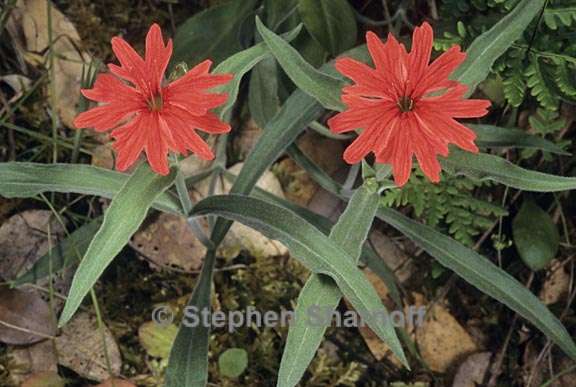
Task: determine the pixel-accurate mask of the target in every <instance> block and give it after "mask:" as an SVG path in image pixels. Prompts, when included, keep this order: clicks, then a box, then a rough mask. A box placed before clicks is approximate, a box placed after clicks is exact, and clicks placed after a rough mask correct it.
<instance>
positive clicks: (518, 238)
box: [512, 199, 560, 271]
mask: <svg viewBox="0 0 576 387" xmlns="http://www.w3.org/2000/svg"><path fill="white" fill-rule="evenodd" d="M512 235H513V237H514V245H515V246H516V250H518V254H520V258H522V260H523V261H524V263H525V264H526V265H527V266H528V267H529V268H530V269H531V270H532V271H538V270H542V269H544V268H545V267H546V266H547V265H548V263H550V261H551V260H552V259H553V258H554V257H555V256H556V253H557V252H558V247H559V245H560V235H559V233H558V228H557V227H556V224H554V221H553V220H552V218H550V215H548V213H547V212H546V211H544V210H543V209H541V208H540V207H538V205H537V204H536V203H534V201H533V200H530V199H528V200H526V201H524V203H523V204H522V208H521V209H520V212H518V215H516V217H515V218H514V222H513V223H512Z"/></svg>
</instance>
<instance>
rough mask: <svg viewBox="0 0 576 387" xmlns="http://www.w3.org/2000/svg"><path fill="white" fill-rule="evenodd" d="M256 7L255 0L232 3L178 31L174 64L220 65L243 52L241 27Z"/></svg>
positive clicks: (191, 20) (212, 9) (201, 14)
mask: <svg viewBox="0 0 576 387" xmlns="http://www.w3.org/2000/svg"><path fill="white" fill-rule="evenodd" d="M255 5H256V0H231V1H228V2H225V3H223V4H218V5H215V6H213V7H210V8H208V9H206V10H204V11H202V12H199V13H197V14H195V15H194V16H192V17H191V18H189V19H188V20H187V21H185V22H184V23H183V24H182V25H180V26H179V27H178V30H177V31H176V36H174V56H173V57H172V61H171V63H172V64H176V63H178V62H181V61H185V62H189V64H190V65H194V64H197V63H200V62H202V61H203V60H204V59H207V58H209V59H212V60H214V61H216V62H217V63H218V62H220V61H222V60H224V59H225V58H226V57H229V56H230V55H232V54H234V53H236V52H238V51H240V50H242V48H243V47H242V42H241V38H240V37H241V36H242V34H241V33H240V32H241V31H242V25H243V24H244V22H245V21H246V20H247V19H248V18H249V17H250V15H251V14H252V13H253V12H254V6H255Z"/></svg>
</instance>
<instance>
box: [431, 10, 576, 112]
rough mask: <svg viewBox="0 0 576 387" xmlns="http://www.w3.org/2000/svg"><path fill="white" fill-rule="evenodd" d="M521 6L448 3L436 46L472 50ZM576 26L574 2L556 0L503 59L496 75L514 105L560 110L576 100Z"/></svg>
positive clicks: (496, 64)
mask: <svg viewBox="0 0 576 387" xmlns="http://www.w3.org/2000/svg"><path fill="white" fill-rule="evenodd" d="M517 3H518V0H445V1H443V2H442V3H441V4H440V13H441V20H442V21H443V24H441V25H440V31H441V32H440V33H439V34H438V35H437V38H436V40H435V42H434V48H435V49H436V50H438V51H445V50H447V49H448V48H449V47H451V46H452V45H454V44H459V45H461V46H463V47H464V48H466V47H468V46H469V45H470V43H471V42H472V41H473V40H474V39H475V38H476V37H477V36H478V35H480V34H481V33H482V32H484V31H486V30H487V29H488V28H490V27H491V26H492V25H493V24H494V22H495V21H496V20H498V19H499V18H501V17H502V15H503V14H505V13H507V12H509V11H510V10H511V9H512V8H513V7H514V6H515V5H516V4H517ZM575 25H576V3H575V2H574V0H552V1H550V2H549V4H548V5H547V7H546V9H545V10H544V12H543V14H542V20H541V22H540V23H539V24H538V25H537V24H536V20H535V21H533V22H532V24H531V25H530V26H529V28H528V29H526V31H525V32H524V34H523V36H522V38H521V39H519V40H518V41H517V42H515V43H514V44H513V45H512V47H510V49H509V50H508V51H507V52H506V54H505V55H503V56H502V57H501V58H499V59H498V60H497V62H496V63H495V64H494V66H493V68H492V73H493V76H494V77H496V78H498V79H501V80H502V89H503V93H504V96H505V98H506V101H507V102H508V104H510V105H511V106H512V107H518V106H520V105H522V104H523V103H534V104H536V105H538V106H539V107H541V108H545V109H548V110H553V111H554V110H558V107H559V104H560V102H561V101H567V102H571V103H574V102H576V87H575V86H574V80H575V79H576V41H575V40H574V38H573V36H572V35H571V34H570V33H571V31H573V29H574V26H575ZM529 48H530V50H529V52H528V49H529Z"/></svg>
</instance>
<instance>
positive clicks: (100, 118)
mask: <svg viewBox="0 0 576 387" xmlns="http://www.w3.org/2000/svg"><path fill="white" fill-rule="evenodd" d="M112 50H113V51H114V54H116V57H117V58H118V60H119V61H120V66H117V65H115V64H109V65H108V68H109V69H110V72H111V73H112V74H114V75H115V76H114V75H111V74H101V75H99V76H98V78H97V79H96V82H95V84H94V87H93V88H92V89H82V94H84V96H85V97H86V98H89V99H91V100H93V101H98V102H101V103H102V105H100V106H97V107H95V108H93V109H91V110H88V111H86V112H83V113H80V114H79V115H78V116H77V117H76V119H75V120H74V125H75V126H76V127H78V128H87V127H93V128H94V129H95V130H97V131H99V132H104V131H108V130H110V129H114V130H113V131H112V137H114V138H115V140H116V141H115V142H114V145H113V146H114V149H116V151H117V152H118V159H117V168H118V169H119V170H121V171H123V170H126V169H127V168H128V167H130V166H131V165H132V164H134V162H135V161H136V160H137V159H138V157H139V156H140V153H141V152H142V151H143V150H144V151H146V155H147V157H148V161H149V163H150V165H151V167H152V169H153V170H154V171H155V172H157V173H159V174H162V175H167V174H168V172H169V168H168V160H167V154H168V152H169V151H174V152H179V153H181V154H187V153H188V152H187V151H188V150H191V151H192V152H194V153H196V154H197V155H198V156H199V157H200V158H202V159H205V160H211V159H213V158H214V153H213V152H212V150H211V149H210V147H209V146H208V145H207V144H206V143H205V142H204V140H203V139H202V138H201V137H200V136H199V135H198V134H197V133H196V131H195V129H199V130H202V131H203V132H208V133H225V132H228V131H230V125H228V124H227V123H225V122H222V121H220V119H219V118H218V117H217V116H216V115H215V114H214V113H212V112H210V109H213V108H215V107H217V106H219V105H222V104H223V103H224V102H226V99H227V95H226V94H210V93H208V92H207V89H210V88H212V87H214V86H217V85H221V84H224V83H226V82H228V81H230V80H231V79H232V75H229V74H218V75H212V74H209V73H208V72H209V70H210V66H211V64H212V62H211V61H209V60H206V61H204V62H202V63H200V64H199V65H197V66H196V67H194V68H193V69H191V70H190V71H188V72H187V73H186V74H185V75H184V76H183V77H182V78H180V79H178V80H176V81H174V82H172V83H170V84H166V82H165V80H164V73H165V71H166V67H167V66H168V61H169V60H170V56H171V55H172V40H169V41H168V44H167V45H164V41H163V39H162V31H161V30H160V27H159V26H158V25H157V24H153V25H152V26H151V27H150V30H149V31H148V35H147V36H146V55H145V57H144V59H142V57H141V56H140V55H138V53H137V52H136V51H134V49H133V48H132V47H131V46H130V45H129V44H128V43H127V42H126V41H125V40H124V39H122V38H119V37H115V38H112ZM121 79H122V80H124V81H127V82H129V83H130V84H131V85H128V84H126V83H124V82H122V81H121Z"/></svg>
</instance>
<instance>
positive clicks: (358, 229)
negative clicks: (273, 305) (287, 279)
mask: <svg viewBox="0 0 576 387" xmlns="http://www.w3.org/2000/svg"><path fill="white" fill-rule="evenodd" d="M377 191H378V186H377V184H376V183H375V182H374V181H368V182H365V183H364V185H363V186H362V187H360V188H358V189H357V190H356V191H355V193H354V195H353V196H352V198H351V199H350V202H349V203H348V206H347V207H346V210H345V211H344V213H343V214H342V215H341V216H340V219H339V220H338V223H336V225H335V226H334V227H333V228H332V231H331V232H330V237H329V239H330V241H332V242H333V243H334V244H335V245H337V246H339V247H340V248H342V249H343V250H344V251H345V252H346V253H348V254H349V255H350V257H351V258H352V259H353V260H354V262H355V263H357V261H358V258H359V257H360V253H361V248H362V245H363V244H364V241H365V240H366V238H367V236H368V232H369V231H370V228H371V226H372V222H373V219H374V215H375V214H376V210H377V209H378V201H379V195H378V192H377ZM341 298H342V293H341V292H340V289H338V286H337V285H336V284H335V283H334V281H332V280H331V279H330V278H326V277H324V276H322V275H319V274H312V276H311V277H310V278H309V279H308V281H306V284H305V285H304V287H303V288H302V290H301V292H300V295H299V297H298V303H297V306H296V316H303V315H306V313H307V311H309V310H310V308H313V307H319V308H321V310H323V311H324V310H327V311H328V310H330V311H334V310H335V309H336V307H338V304H339V303H340V300H341ZM383 310H385V309H383ZM328 326H330V322H329V321H328V322H326V324H325V325H321V324H314V325H311V324H308V323H307V322H306V321H305V320H302V319H297V320H296V321H295V323H294V324H293V325H292V326H290V329H289V331H288V338H287V341H286V346H285V348H284V352H283V355H282V361H281V363H280V371H279V373H278V383H277V385H278V386H279V387H293V386H295V385H296V384H298V382H299V381H300V378H302V375H304V372H306V369H307V368H308V365H309V364H310V362H311V361H312V359H313V358H314V355H315V354H316V351H317V350H318V348H319V347H320V344H321V343H322V339H323V338H324V334H325V333H326V329H327V328H328ZM385 329H387V330H388V331H389V335H390V337H395V332H394V327H393V326H392V324H390V320H389V319H388V325H387V326H385ZM388 344H389V345H390V343H388ZM393 345H398V346H400V343H399V341H398V339H397V338H396V339H395V343H393Z"/></svg>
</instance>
